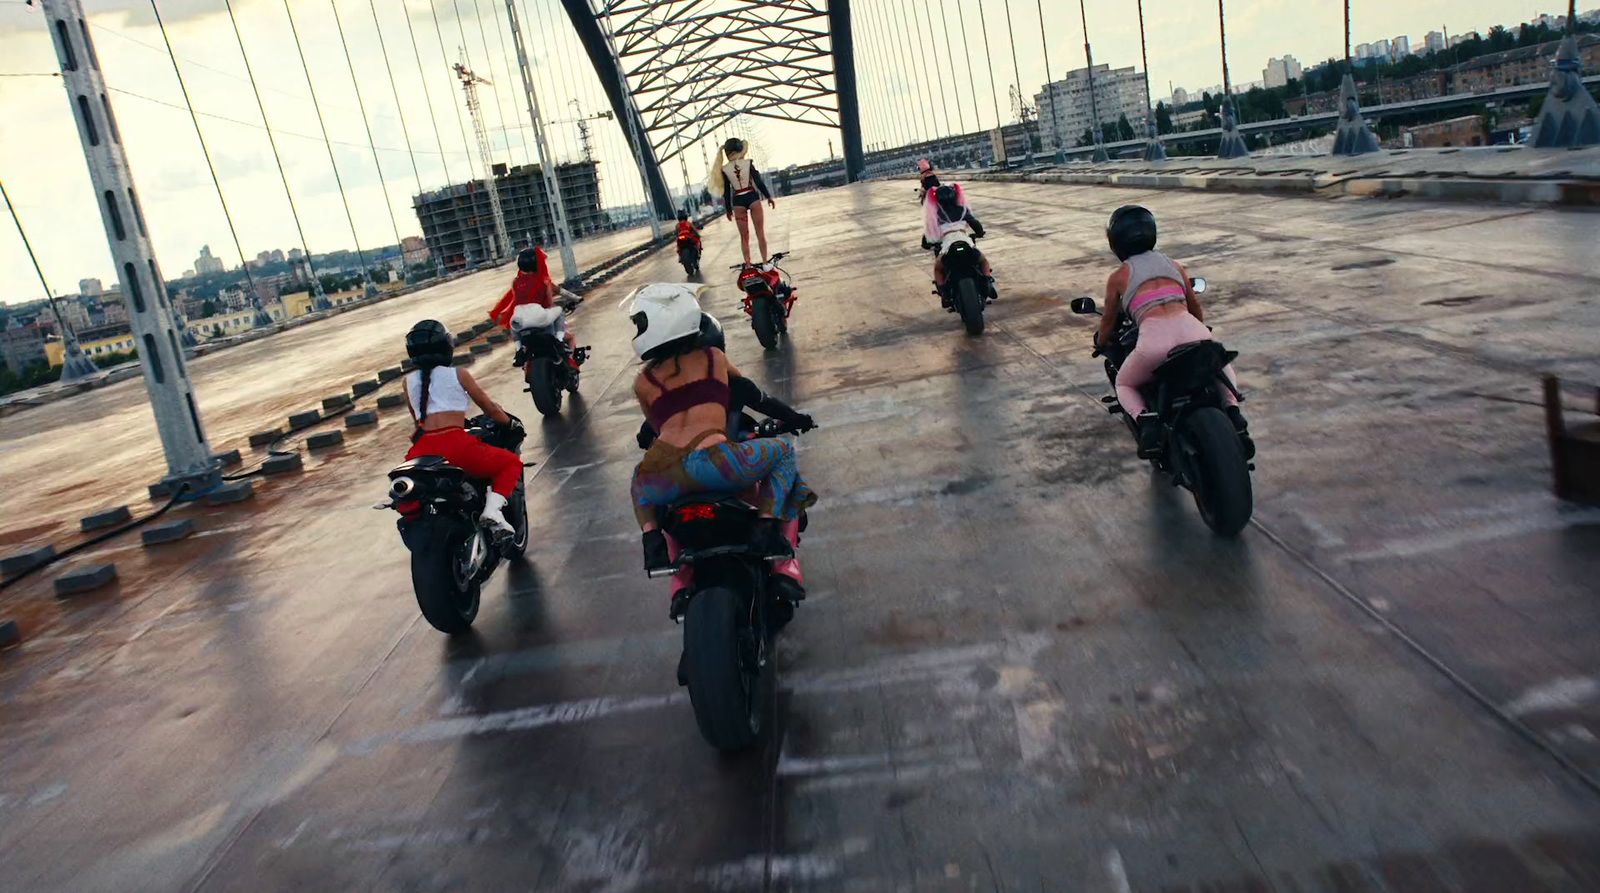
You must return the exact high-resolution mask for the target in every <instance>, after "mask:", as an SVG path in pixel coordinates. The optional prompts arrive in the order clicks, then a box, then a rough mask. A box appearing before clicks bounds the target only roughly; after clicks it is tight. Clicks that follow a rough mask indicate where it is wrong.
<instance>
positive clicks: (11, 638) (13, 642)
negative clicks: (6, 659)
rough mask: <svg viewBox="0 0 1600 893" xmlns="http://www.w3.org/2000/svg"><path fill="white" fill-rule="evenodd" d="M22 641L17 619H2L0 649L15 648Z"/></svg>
mask: <svg viewBox="0 0 1600 893" xmlns="http://www.w3.org/2000/svg"><path fill="white" fill-rule="evenodd" d="M21 643H22V633H21V631H19V630H18V629H17V622H16V621H15V620H0V651H3V650H5V649H7V648H15V647H17V646H18V645H19V644H21Z"/></svg>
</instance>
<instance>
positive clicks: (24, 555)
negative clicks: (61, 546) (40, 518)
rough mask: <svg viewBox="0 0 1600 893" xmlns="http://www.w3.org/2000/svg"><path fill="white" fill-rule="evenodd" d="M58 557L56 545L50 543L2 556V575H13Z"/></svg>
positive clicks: (0, 564)
mask: <svg viewBox="0 0 1600 893" xmlns="http://www.w3.org/2000/svg"><path fill="white" fill-rule="evenodd" d="M54 557H56V547H55V546H52V545H49V544H48V543H47V544H45V545H43V546H35V547H34V548H32V549H27V550H25V551H22V552H13V553H12V554H10V555H7V556H5V557H4V558H0V577H13V576H16V575H17V574H20V573H22V572H23V571H25V570H28V569H29V568H31V567H34V566H36V565H39V564H43V563H44V562H46V561H49V560H50V559H52V558H54Z"/></svg>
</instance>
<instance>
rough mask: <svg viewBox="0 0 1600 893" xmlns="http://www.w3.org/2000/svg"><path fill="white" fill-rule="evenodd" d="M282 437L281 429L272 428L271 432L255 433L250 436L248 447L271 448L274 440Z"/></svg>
mask: <svg viewBox="0 0 1600 893" xmlns="http://www.w3.org/2000/svg"><path fill="white" fill-rule="evenodd" d="M282 436H283V429H282V428H273V429H272V430H271V431H257V432H256V433H254V434H252V435H250V445H251V446H253V447H264V446H271V445H272V442H273V441H274V440H277V439H278V438H280V437H282Z"/></svg>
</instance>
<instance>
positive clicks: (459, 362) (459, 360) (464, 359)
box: [450, 353, 478, 367]
mask: <svg viewBox="0 0 1600 893" xmlns="http://www.w3.org/2000/svg"><path fill="white" fill-rule="evenodd" d="M476 362H478V358H477V357H476V356H474V355H472V354H470V353H458V354H456V355H455V356H454V357H452V358H451V359H450V365H452V366H457V367H461V366H471V365H472V364H473V363H476Z"/></svg>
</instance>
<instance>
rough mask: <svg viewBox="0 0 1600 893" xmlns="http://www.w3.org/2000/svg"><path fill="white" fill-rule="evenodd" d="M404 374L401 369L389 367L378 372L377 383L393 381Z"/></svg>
mask: <svg viewBox="0 0 1600 893" xmlns="http://www.w3.org/2000/svg"><path fill="white" fill-rule="evenodd" d="M404 374H406V373H405V370H404V369H401V368H400V367H399V366H390V367H389V368H387V369H380V370H378V381H380V382H390V381H394V380H395V379H397V378H399V377H400V376H402V375H404Z"/></svg>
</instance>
